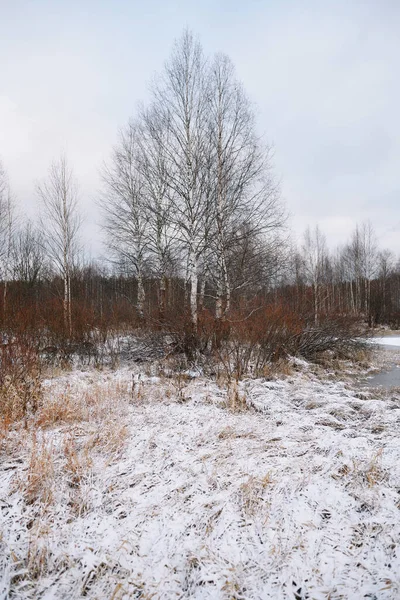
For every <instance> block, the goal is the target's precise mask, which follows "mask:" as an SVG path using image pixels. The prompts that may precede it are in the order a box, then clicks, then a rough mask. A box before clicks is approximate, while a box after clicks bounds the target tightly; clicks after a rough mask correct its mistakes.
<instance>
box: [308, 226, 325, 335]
mask: <svg viewBox="0 0 400 600" xmlns="http://www.w3.org/2000/svg"><path fill="white" fill-rule="evenodd" d="M302 255H303V261H304V263H303V264H304V269H305V275H306V278H307V280H308V283H310V284H311V285H312V288H313V297H314V323H315V325H318V323H319V317H320V308H321V288H322V283H323V276H324V269H325V262H326V258H327V249H326V240H325V236H324V234H323V233H322V232H321V230H320V229H319V227H318V226H316V227H315V228H314V230H313V231H312V230H311V229H310V228H309V227H308V228H307V229H306V232H305V234H304V242H303V247H302Z"/></svg>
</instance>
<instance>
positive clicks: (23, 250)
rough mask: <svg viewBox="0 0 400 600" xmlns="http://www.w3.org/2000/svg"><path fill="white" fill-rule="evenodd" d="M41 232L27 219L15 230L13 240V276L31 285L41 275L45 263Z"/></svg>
mask: <svg viewBox="0 0 400 600" xmlns="http://www.w3.org/2000/svg"><path fill="white" fill-rule="evenodd" d="M44 247H45V244H44V240H43V234H42V233H41V232H40V231H39V230H38V229H36V228H35V226H34V225H33V224H32V222H31V221H28V222H27V223H26V224H25V225H24V227H23V228H22V229H20V230H19V231H17V233H16V235H15V242H14V248H13V252H14V260H13V264H14V276H15V278H16V279H18V280H19V281H24V282H26V283H27V284H28V285H29V286H33V285H34V284H35V283H36V282H37V281H38V280H39V279H40V277H41V276H42V275H43V273H44V270H45V265H46V257H45V250H44Z"/></svg>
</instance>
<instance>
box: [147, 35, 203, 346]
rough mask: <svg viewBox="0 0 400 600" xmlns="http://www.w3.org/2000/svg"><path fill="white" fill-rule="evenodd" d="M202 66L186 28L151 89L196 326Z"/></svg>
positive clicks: (200, 221) (200, 237)
mask: <svg viewBox="0 0 400 600" xmlns="http://www.w3.org/2000/svg"><path fill="white" fill-rule="evenodd" d="M206 75H207V72H206V61H205V58H204V56H203V52H202V48H201V46H200V44H199V43H198V42H197V41H196V40H195V39H194V37H193V35H192V34H191V33H190V32H188V31H186V32H185V33H184V35H183V36H182V38H181V39H180V40H179V41H178V42H177V43H176V45H175V48H174V51H173V54H172V56H171V58H170V60H169V61H168V62H167V64H166V66H165V69H164V73H163V75H162V77H161V78H160V79H159V80H158V82H157V83H156V85H155V86H154V90H153V99H154V107H155V110H156V111H157V112H158V119H159V122H160V123H161V124H162V129H161V130H160V131H162V130H167V131H168V135H167V136H165V137H161V136H160V137H159V138H158V143H159V144H160V145H161V147H162V150H163V153H164V156H165V159H166V161H167V168H168V179H167V186H168V197H169V201H170V202H171V204H172V207H173V212H174V220H175V225H176V230H177V232H179V242H180V244H181V247H182V248H183V250H184V253H185V256H186V265H187V266H186V273H187V275H186V277H187V280H188V283H189V286H190V300H189V302H190V315H191V323H192V330H193V333H194V334H196V332H197V319H198V308H197V292H198V289H197V288H198V278H199V272H198V269H199V260H200V257H201V255H202V253H203V252H204V248H205V245H206V243H207V242H206V240H207V230H208V227H209V219H208V218H207V217H208V216H209V214H210V211H209V202H210V197H209V194H208V193H207V190H208V187H207V185H206V184H207V173H208V172H207V169H206V157H207V154H206V149H207V135H206V134H207V128H206V115H207V102H208V90H207V83H208V82H207V77H206Z"/></svg>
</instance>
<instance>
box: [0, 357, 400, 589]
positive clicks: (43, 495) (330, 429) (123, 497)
mask: <svg viewBox="0 0 400 600" xmlns="http://www.w3.org/2000/svg"><path fill="white" fill-rule="evenodd" d="M136 373H137V372H136ZM135 379H136V384H135V385H134V386H133V385H132V371H130V370H128V369H127V368H124V369H120V370H117V371H106V370H105V371H95V370H88V371H86V372H80V371H74V372H71V373H69V374H59V375H58V376H57V377H54V378H53V379H51V380H50V379H49V380H48V381H46V403H45V406H44V407H43V409H41V411H39V414H38V416H37V422H36V433H33V432H32V431H30V430H27V431H25V430H21V431H15V432H14V433H13V435H12V437H11V439H10V438H7V439H3V441H2V454H1V456H0V508H1V523H0V598H1V599H4V600H5V599H6V598H18V599H28V598H29V599H39V598H40V599H46V600H50V599H57V600H59V599H80V598H90V599H99V600H102V599H108V600H122V599H128V598H138V599H139V598H141V599H143V600H144V599H149V598H152V599H172V598H174V599H178V598H181V599H183V598H196V599H219V598H221V599H231V600H232V599H236V600H239V599H247V598H249V599H253V598H254V599H268V598H273V599H277V600H287V599H293V600H306V599H310V600H311V599H313V600H314V599H315V600H320V599H321V600H322V599H324V600H328V599H329V600H339V599H355V600H356V599H357V600H358V599H361V598H368V599H370V600H371V599H376V600H383V599H396V598H400V443H399V437H400V394H399V393H398V391H396V390H393V391H390V392H382V391H381V392H377V391H372V390H365V389H363V390H362V391H359V392H357V390H356V389H355V388H354V385H355V384H354V383H352V382H351V381H350V379H348V382H347V383H343V382H338V381H337V378H336V377H335V375H334V374H333V373H332V374H329V373H328V374H325V375H324V378H323V379H322V378H321V376H320V375H318V376H317V374H316V372H315V370H314V369H312V368H311V367H310V366H309V365H307V364H306V363H302V362H301V361H295V362H294V364H293V367H292V371H291V373H290V374H289V375H288V376H286V377H283V378H281V379H278V380H274V381H267V380H265V379H257V380H247V381H244V382H242V383H241V384H240V385H239V389H235V388H234V387H232V386H231V388H230V389H227V388H226V385H222V384H221V385H220V386H218V385H217V384H216V383H215V382H212V381H210V380H207V379H204V378H201V377H198V378H194V379H189V378H188V377H184V376H182V377H173V378H168V377H155V376H151V373H150V372H148V374H147V375H143V376H142V379H141V381H137V379H138V378H137V376H136V375H135ZM352 386H353V387H352ZM0 440H1V438H0Z"/></svg>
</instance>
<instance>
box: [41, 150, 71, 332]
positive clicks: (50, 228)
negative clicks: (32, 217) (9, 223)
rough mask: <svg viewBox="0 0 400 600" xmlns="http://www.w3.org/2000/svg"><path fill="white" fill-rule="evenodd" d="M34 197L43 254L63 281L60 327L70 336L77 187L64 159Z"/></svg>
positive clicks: (58, 162)
mask: <svg viewBox="0 0 400 600" xmlns="http://www.w3.org/2000/svg"><path fill="white" fill-rule="evenodd" d="M37 193H38V196H39V198H40V200H41V203H42V214H41V229H42V232H43V240H44V243H45V247H46V251H47V254H48V256H49V258H50V260H51V261H52V263H53V265H54V266H55V268H56V269H57V271H58V272H59V273H60V275H61V277H62V279H63V284H64V294H63V306H64V326H65V330H66V332H67V333H68V334H69V335H70V336H71V335H72V325H73V324H72V310H71V275H72V271H73V267H74V264H75V262H76V260H77V255H78V249H79V248H78V234H79V228H80V225H81V217H80V215H79V212H78V191H77V185H76V183H75V179H74V176H73V172H72V170H71V168H70V167H69V166H68V163H67V159H66V157H65V156H61V158H60V159H59V160H58V161H56V162H53V163H52V165H51V166H50V169H49V172H48V177H47V179H45V180H44V181H43V182H41V183H39V184H38V185H37Z"/></svg>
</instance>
